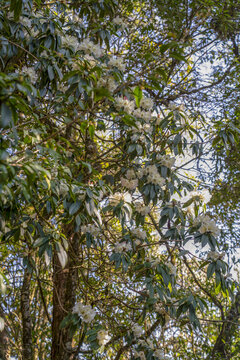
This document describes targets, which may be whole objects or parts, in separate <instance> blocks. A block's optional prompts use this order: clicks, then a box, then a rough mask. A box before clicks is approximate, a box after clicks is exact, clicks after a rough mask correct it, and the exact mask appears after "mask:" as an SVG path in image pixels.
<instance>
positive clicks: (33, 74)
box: [22, 66, 38, 84]
mask: <svg viewBox="0 0 240 360" xmlns="http://www.w3.org/2000/svg"><path fill="white" fill-rule="evenodd" d="M22 73H23V74H24V75H27V76H29V78H30V80H31V83H33V84H34V83H35V82H36V81H37V79H38V75H37V73H36V71H35V69H34V67H27V66H23V67H22Z"/></svg>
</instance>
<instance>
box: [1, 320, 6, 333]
mask: <svg viewBox="0 0 240 360" xmlns="http://www.w3.org/2000/svg"><path fill="white" fill-rule="evenodd" d="M4 326H5V321H4V319H3V318H2V317H0V332H1V331H3V329H4Z"/></svg>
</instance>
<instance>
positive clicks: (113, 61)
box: [108, 57, 126, 71]
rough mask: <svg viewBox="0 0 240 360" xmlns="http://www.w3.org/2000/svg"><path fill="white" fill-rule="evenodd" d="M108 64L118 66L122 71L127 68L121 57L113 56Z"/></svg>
mask: <svg viewBox="0 0 240 360" xmlns="http://www.w3.org/2000/svg"><path fill="white" fill-rule="evenodd" d="M108 65H109V66H112V67H117V68H118V69H119V70H121V71H125V69H126V65H125V64H124V62H123V59H122V58H120V57H112V58H111V59H110V60H109V62H108Z"/></svg>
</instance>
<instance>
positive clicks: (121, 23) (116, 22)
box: [112, 16, 126, 28]
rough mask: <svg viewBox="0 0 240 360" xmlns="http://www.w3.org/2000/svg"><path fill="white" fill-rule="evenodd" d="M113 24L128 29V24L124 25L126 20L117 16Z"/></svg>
mask: <svg viewBox="0 0 240 360" xmlns="http://www.w3.org/2000/svg"><path fill="white" fill-rule="evenodd" d="M112 23H113V24H115V25H120V26H122V27H123V28H125V27H126V24H125V23H124V20H123V19H121V18H120V17H119V16H116V17H115V18H114V19H113V20H112Z"/></svg>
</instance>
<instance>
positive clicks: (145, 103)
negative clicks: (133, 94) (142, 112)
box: [140, 96, 154, 110]
mask: <svg viewBox="0 0 240 360" xmlns="http://www.w3.org/2000/svg"><path fill="white" fill-rule="evenodd" d="M153 105H154V102H153V100H152V99H151V98H148V97H145V96H143V97H142V99H141V101H140V106H141V107H142V108H144V109H147V110H150V109H152V108H153Z"/></svg>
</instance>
